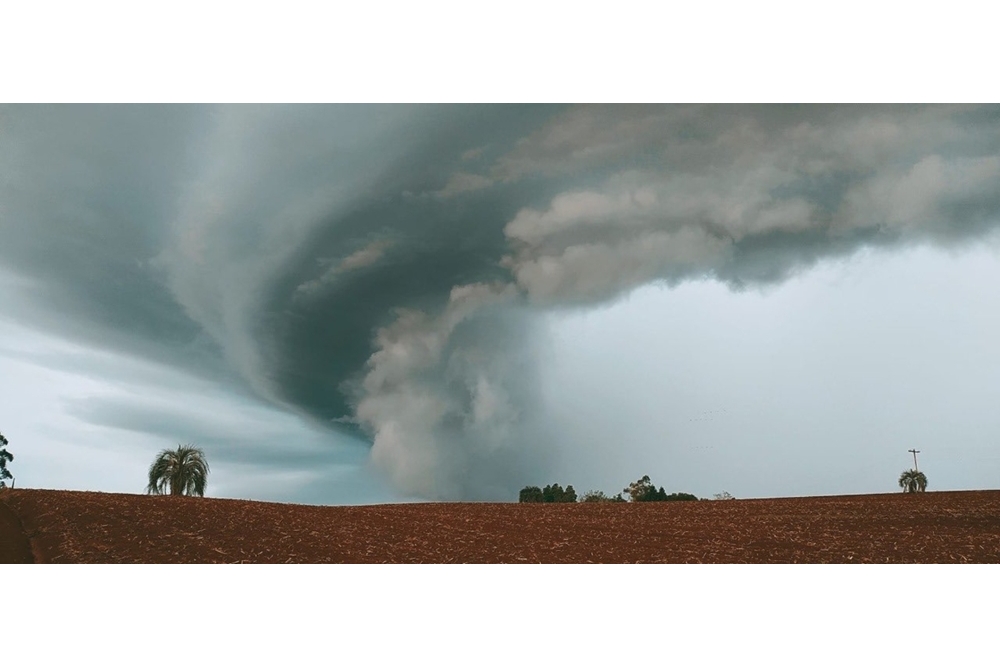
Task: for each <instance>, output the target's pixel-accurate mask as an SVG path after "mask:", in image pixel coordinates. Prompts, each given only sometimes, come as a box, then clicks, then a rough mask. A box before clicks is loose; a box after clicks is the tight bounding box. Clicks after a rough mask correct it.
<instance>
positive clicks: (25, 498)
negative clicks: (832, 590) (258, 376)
mask: <svg viewBox="0 0 1000 667" xmlns="http://www.w3.org/2000/svg"><path fill="white" fill-rule="evenodd" d="M8 510H9V511H8ZM29 540H30V547H29ZM32 558H33V560H34V561H36V562H42V563H231V562H250V563H453V562H455V563H586V562H595V563H633V562H646V563H659V562H663V563H851V562H853V563H966V562H968V563H1000V491H951V492H929V493H923V494H902V493H896V494H884V495H867V496H832V497H815V498H776V499H767V500H735V501H712V502H708V501H701V502H668V503H638V504H631V503H627V504H626V503H608V504H598V503H586V504H584V503H579V504H566V505H557V504H552V505H545V504H537V505H536V504H516V503H426V504H413V505H375V506H365V507H314V506H307V505H283V504H276V503H261V502H251V501H241V500H224V499H213V498H185V497H170V496H139V495H125V494H112V493H90V492H78V491H42V490H33V489H16V490H7V491H5V492H3V493H0V562H31V560H32Z"/></svg>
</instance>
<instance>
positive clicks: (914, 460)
mask: <svg viewBox="0 0 1000 667" xmlns="http://www.w3.org/2000/svg"><path fill="white" fill-rule="evenodd" d="M906 451H908V452H910V453H911V454H913V470H914V471H915V472H920V468H918V467H917V454H919V453H920V450H919V449H908V450H906Z"/></svg>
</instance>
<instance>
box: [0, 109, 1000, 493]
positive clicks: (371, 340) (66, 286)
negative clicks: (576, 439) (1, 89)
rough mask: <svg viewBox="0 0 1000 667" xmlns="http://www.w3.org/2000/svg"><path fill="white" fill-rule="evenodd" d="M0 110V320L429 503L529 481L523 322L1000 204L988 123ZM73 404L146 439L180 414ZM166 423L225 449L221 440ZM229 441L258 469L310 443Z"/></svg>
mask: <svg viewBox="0 0 1000 667" xmlns="http://www.w3.org/2000/svg"><path fill="white" fill-rule="evenodd" d="M0 119H2V120H0V146H2V150H0V232H2V234H3V243H2V245H0V266H3V267H5V268H6V269H7V270H8V271H10V272H13V273H15V274H17V275H18V276H20V277H22V278H23V279H25V280H26V282H25V283H24V284H22V285H21V287H20V288H19V289H18V290H17V293H16V294H13V295H12V296H10V297H9V299H8V303H7V306H6V307H7V308H8V309H9V312H8V316H13V317H17V318H20V319H22V320H24V321H26V322H28V323H29V324H31V325H32V326H35V327H39V328H45V329H49V330H53V331H57V332H58V333H60V334H61V335H64V336H71V337H73V338H75V339H77V340H80V341H83V342H86V343H87V344H88V345H92V346H103V347H106V348H112V349H115V350H118V351H124V352H126V353H128V354H132V355H135V356H140V357H145V358H150V359H154V360H156V361H159V362H163V363H167V364H169V365H171V366H173V367H176V368H180V369H184V370H185V371H186V372H189V373H192V374H196V375H199V376H201V377H205V378H211V379H213V380H215V381H219V382H222V383H223V384H225V385H226V386H228V387H230V389H231V390H232V391H237V392H252V393H253V394H254V395H256V396H257V397H259V398H260V399H263V400H265V401H268V402H270V403H271V404H273V405H274V406H276V407H278V408H280V409H284V410H288V411H291V412H295V413H297V414H299V415H303V416H306V417H308V418H309V419H311V420H315V422H317V423H319V424H321V425H322V426H323V427H324V428H329V429H334V430H340V431H346V432H350V433H353V434H365V436H366V437H368V438H370V440H371V441H372V442H373V443H374V444H373V450H372V458H373V461H375V462H376V463H377V464H378V465H380V466H381V468H382V469H383V470H385V471H386V472H387V473H388V475H389V477H390V478H391V479H392V480H393V482H394V483H395V484H396V485H397V487H398V488H400V489H403V490H404V491H405V492H407V493H412V494H415V495H419V496H424V497H504V494H509V493H510V492H511V491H512V490H515V489H516V487H517V486H518V484H519V483H520V481H521V480H522V479H524V477H525V474H526V470H529V469H530V470H544V469H545V468H546V466H547V465H549V464H550V462H551V458H552V457H551V455H550V453H549V452H548V451H547V450H546V448H545V447H544V446H543V445H542V444H540V443H542V442H544V441H545V439H546V438H547V437H549V436H550V435H551V434H550V430H551V426H546V424H545V417H544V414H543V412H544V411H543V410H541V408H540V406H539V401H538V397H537V391H536V389H535V388H534V387H535V384H534V383H535V378H534V376H533V375H532V373H531V372H530V369H531V368H532V367H533V365H534V364H535V363H536V362H537V359H538V357H539V354H541V350H542V349H543V348H542V347H541V346H543V345H544V344H545V340H544V332H543V331H541V330H540V329H539V327H538V326H537V324H536V323H535V322H534V320H533V315H532V313H535V312H538V311H539V310H541V309H543V308H564V307H588V306H591V305H595V304H600V303H606V302H608V301H610V300H614V299H616V298H618V297H620V296H621V295H623V294H627V293H628V292H629V291H630V290H632V289H634V288H636V287H638V286H640V285H643V284H647V283H655V282H664V283H667V284H676V283H679V282H682V281H685V280H688V279H692V278H699V277H711V278H715V279H719V280H722V281H725V282H726V283H728V284H729V285H730V286H732V287H734V288H741V287H744V286H747V285H754V284H760V283H768V282H777V281H781V280H784V279H786V278H787V277H788V276H789V275H792V274H794V273H795V272H796V271H800V270H802V269H805V268H808V267H809V266H812V265H813V264H815V263H816V262H817V261H819V260H821V259H824V258H829V257H836V256H846V255H849V254H851V253H853V252H854V251H856V250H857V249H858V248H860V247H865V246H880V247H891V246H894V245H899V244H908V243H923V242H935V243H950V244H954V243H963V242H967V241H968V240H969V239H976V238H980V237H982V236H983V235H985V234H987V233H990V232H992V230H994V229H995V228H996V226H997V223H998V211H1000V196H998V194H997V193H998V189H997V187H996V186H997V183H998V182H1000V112H998V110H997V108H995V107H987V108H973V107H956V108H953V107H943V106H922V107H917V106H913V107H910V106H907V107H880V106H861V107H856V106H751V107H740V106H708V107H699V106H652V107H649V106H627V107H617V106H606V107H579V108H564V107H548V106H529V107H523V106H374V107H371V106H346V107H326V106H276V107H255V106H249V107H199V106H179V107H174V106H162V107H161V106H157V107H142V106H134V107H133V106H129V107H117V106H115V107H100V106H96V107H75V106H60V107H48V106H43V107H19V106H15V107H5V108H3V109H2V116H0ZM73 410H74V414H75V415H76V416H77V417H79V418H81V419H84V420H88V421H91V422H95V423H97V422H99V423H102V424H106V425H112V426H115V427H119V428H129V429H139V430H145V431H146V432H156V433H162V434H163V435H166V434H167V433H168V432H170V429H171V425H172V424H175V423H176V419H174V416H170V415H164V414H162V413H159V412H157V411H156V410H150V409H147V408H143V407H137V406H127V405H121V404H107V403H105V404H100V403H94V404H90V405H76V406H75V407H74V408H73ZM185 421H186V423H189V424H196V425H197V428H196V429H195V430H197V431H198V433H199V434H200V436H201V437H203V438H207V439H209V440H212V441H213V442H216V443H217V444H218V446H219V447H220V451H223V449H224V448H225V447H230V446H232V447H235V444H234V443H235V440H233V439H232V438H235V439H236V440H241V436H239V435H235V436H227V435H225V434H224V433H222V432H219V431H218V430H217V429H215V430H213V429H214V427H213V426H212V424H211V423H209V422H198V421H197V420H194V421H192V418H190V416H189V417H188V418H185ZM227 428H228V427H227ZM227 443H228V444H227ZM226 451H228V450H226ZM240 451H242V452H244V453H246V455H247V456H249V457H251V458H253V457H256V458H257V459H259V460H260V461H261V462H265V463H267V465H275V466H279V465H282V463H281V461H285V462H286V464H287V465H288V466H292V467H294V466H308V465H310V461H312V459H310V458H309V457H312V456H318V454H315V453H314V452H311V453H309V454H308V455H305V454H303V455H302V456H305V458H296V456H298V455H296V454H294V453H293V452H291V451H289V452H288V453H287V455H285V454H276V453H275V452H276V451H281V450H274V449H267V448H263V449H261V448H256V449H253V450H252V453H251V452H250V450H240ZM241 455H242V454H241Z"/></svg>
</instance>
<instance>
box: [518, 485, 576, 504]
mask: <svg viewBox="0 0 1000 667" xmlns="http://www.w3.org/2000/svg"><path fill="white" fill-rule="evenodd" d="M518 502H522V503H575V502H576V490H575V489H573V485H572V484H570V485H569V486H567V487H566V488H565V489H563V488H562V486H561V485H559V484H549V485H548V486H546V487H545V488H544V489H539V488H538V487H537V486H526V487H524V488H523V489H521V494H520V495H519V496H518Z"/></svg>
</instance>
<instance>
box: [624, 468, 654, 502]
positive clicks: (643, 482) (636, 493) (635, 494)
mask: <svg viewBox="0 0 1000 667" xmlns="http://www.w3.org/2000/svg"><path fill="white" fill-rule="evenodd" d="M655 492H656V487H655V486H653V484H652V483H651V482H650V481H649V475H643V476H642V479H639V480H637V481H635V482H632V483H631V484H629V485H628V486H627V487H626V488H624V489H622V493H627V494H628V497H629V500H631V501H632V502H633V503H638V502H642V501H643V500H645V499H646V497H647V496H649V495H651V494H653V493H655Z"/></svg>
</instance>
